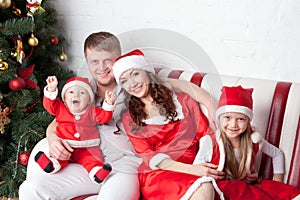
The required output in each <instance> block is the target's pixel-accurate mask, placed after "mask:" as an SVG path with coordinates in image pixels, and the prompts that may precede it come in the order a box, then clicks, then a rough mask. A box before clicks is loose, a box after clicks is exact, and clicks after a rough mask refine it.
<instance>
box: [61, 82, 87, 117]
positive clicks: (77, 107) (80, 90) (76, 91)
mask: <svg viewBox="0 0 300 200" xmlns="http://www.w3.org/2000/svg"><path fill="white" fill-rule="evenodd" d="M64 102H65V104H66V105H67V107H68V109H69V110H70V111H71V112H72V113H79V112H82V111H84V110H85V109H86V108H87V107H88V106H89V105H90V103H91V99H90V95H89V93H88V91H87V90H86V89H85V88H84V87H81V86H78V85H74V86H71V87H69V88H68V89H67V90H66V92H65V95H64Z"/></svg>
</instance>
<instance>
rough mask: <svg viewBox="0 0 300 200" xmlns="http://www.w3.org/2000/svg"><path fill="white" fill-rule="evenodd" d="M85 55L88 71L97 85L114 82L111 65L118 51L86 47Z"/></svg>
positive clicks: (117, 55)
mask: <svg viewBox="0 0 300 200" xmlns="http://www.w3.org/2000/svg"><path fill="white" fill-rule="evenodd" d="M86 55H87V56H86V61H87V64H88V68H89V72H90V74H91V76H92V77H93V79H94V80H95V81H96V82H97V85H98V86H110V85H111V84H116V81H115V77H114V75H113V71H112V67H113V63H114V61H115V60H116V59H117V58H118V57H119V53H118V52H116V51H112V52H109V51H104V50H96V49H86Z"/></svg>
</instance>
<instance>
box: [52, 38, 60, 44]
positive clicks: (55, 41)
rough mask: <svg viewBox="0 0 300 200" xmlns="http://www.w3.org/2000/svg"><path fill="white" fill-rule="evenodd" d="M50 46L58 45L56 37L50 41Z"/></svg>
mask: <svg viewBox="0 0 300 200" xmlns="http://www.w3.org/2000/svg"><path fill="white" fill-rule="evenodd" d="M51 44H53V45H57V44H58V37H53V38H52V39H51Z"/></svg>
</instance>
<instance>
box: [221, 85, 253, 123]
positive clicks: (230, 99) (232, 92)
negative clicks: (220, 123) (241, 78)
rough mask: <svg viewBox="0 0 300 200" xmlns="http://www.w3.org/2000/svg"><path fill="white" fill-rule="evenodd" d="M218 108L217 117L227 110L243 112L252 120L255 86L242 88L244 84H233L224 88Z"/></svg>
mask: <svg viewBox="0 0 300 200" xmlns="http://www.w3.org/2000/svg"><path fill="white" fill-rule="evenodd" d="M221 91H222V94H221V96H220V100H219V104H218V108H217V111H216V117H217V119H218V118H219V116H220V115H221V114H224V113H226V112H238V113H243V114H245V115H247V116H248V117H249V119H250V120H251V119H252V117H253V100H252V92H253V88H242V86H240V85H239V86H233V87H227V86H224V87H223V88H222V90H221Z"/></svg>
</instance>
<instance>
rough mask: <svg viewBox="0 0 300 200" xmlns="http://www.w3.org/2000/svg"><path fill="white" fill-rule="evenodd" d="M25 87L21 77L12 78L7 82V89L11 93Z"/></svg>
mask: <svg viewBox="0 0 300 200" xmlns="http://www.w3.org/2000/svg"><path fill="white" fill-rule="evenodd" d="M25 86H26V83H25V80H24V79H23V78H21V77H16V78H13V79H11V80H10V81H9V88H10V89H11V90H12V91H16V92H17V91H20V90H22V89H24V88H25Z"/></svg>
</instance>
